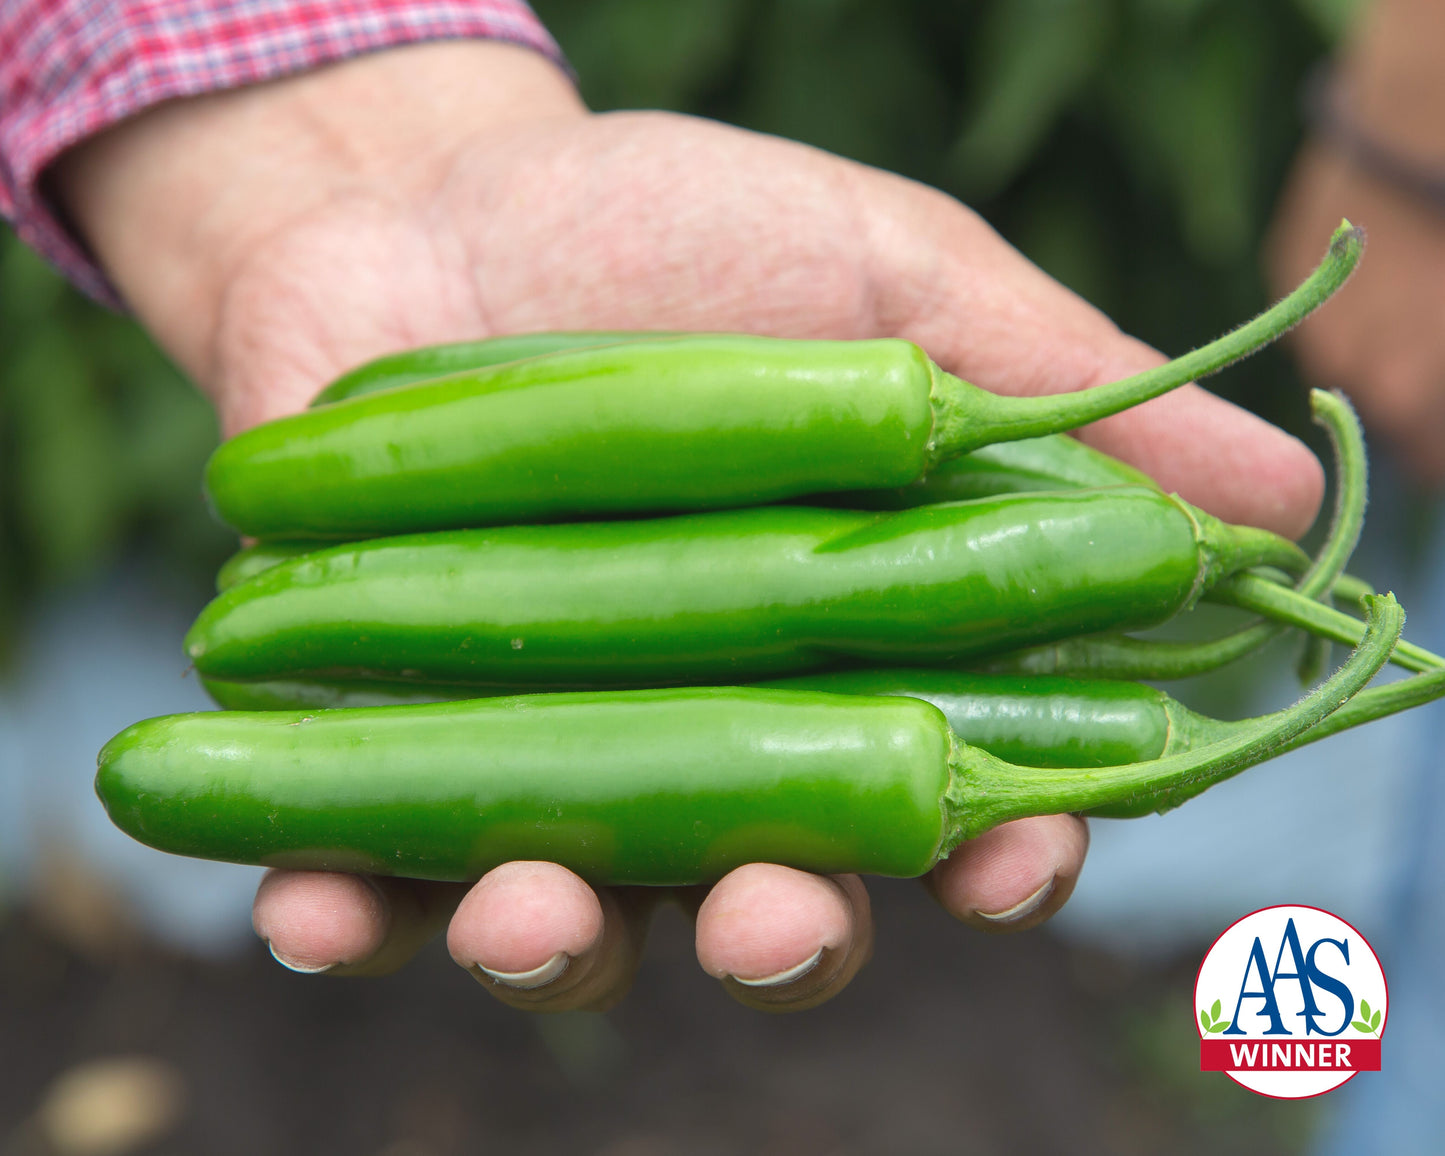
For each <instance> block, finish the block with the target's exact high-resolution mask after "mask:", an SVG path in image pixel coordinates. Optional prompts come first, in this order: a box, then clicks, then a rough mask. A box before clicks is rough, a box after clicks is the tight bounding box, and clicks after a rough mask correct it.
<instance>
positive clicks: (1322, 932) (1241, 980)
mask: <svg viewBox="0 0 1445 1156" xmlns="http://www.w3.org/2000/svg"><path fill="white" fill-rule="evenodd" d="M1389 1014H1390V1013H1389V993H1388V992H1387V991H1386V988H1385V973H1384V971H1383V970H1382V969H1381V967H1380V961H1379V959H1378V958H1377V957H1376V955H1375V952H1374V950H1373V949H1372V948H1371V947H1370V945H1369V943H1368V942H1366V940H1365V937H1364V936H1363V935H1361V934H1360V933H1359V932H1358V931H1356V930H1355V929H1354V928H1353V927H1351V926H1350V925H1349V924H1348V923H1346V922H1345V921H1344V920H1343V919H1340V918H1339V917H1338V916H1335V915H1331V914H1330V913H1329V912H1328V911H1322V910H1321V909H1320V908H1318V907H1299V906H1280V907H1266V908H1264V909H1263V910H1261V911H1256V912H1254V913H1253V914H1251V915H1246V916H1245V917H1244V918H1243V919H1241V920H1239V921H1238V922H1236V923H1234V924H1232V925H1230V927H1229V928H1228V929H1226V930H1225V932H1224V934H1223V935H1221V936H1220V937H1219V938H1218V939H1216V940H1215V941H1214V946H1213V947H1211V948H1210V949H1209V951H1208V952H1207V953H1206V954H1205V956H1204V962H1203V963H1202V964H1201V965H1200V967H1199V977H1198V978H1197V979H1196V980H1195V983H1194V1016H1195V1023H1194V1026H1195V1028H1196V1029H1198V1031H1199V1068H1200V1070H1201V1071H1205V1072H1224V1073H1226V1074H1227V1075H1228V1076H1229V1077H1230V1079H1232V1080H1234V1081H1235V1082H1236V1083H1239V1084H1243V1085H1244V1086H1245V1087H1246V1088H1249V1089H1250V1090H1251V1091H1254V1092H1259V1093H1260V1094H1261V1095H1265V1096H1277V1097H1281V1098H1285V1099H1292V1100H1293V1099H1301V1098H1303V1097H1306V1096H1318V1095H1320V1094H1321V1093H1322V1092H1328V1091H1330V1090H1332V1089H1334V1088H1338V1087H1339V1086H1340V1085H1341V1084H1343V1083H1344V1082H1345V1081H1346V1080H1348V1079H1350V1077H1352V1076H1353V1075H1354V1074H1355V1073H1356V1072H1378V1071H1379V1070H1380V1037H1381V1036H1382V1035H1384V1032H1385V1021H1386V1020H1387V1019H1388V1017H1389Z"/></svg>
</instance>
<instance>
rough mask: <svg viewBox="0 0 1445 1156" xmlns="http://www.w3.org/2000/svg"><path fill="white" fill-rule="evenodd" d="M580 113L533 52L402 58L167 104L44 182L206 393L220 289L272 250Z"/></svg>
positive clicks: (483, 45)
mask: <svg viewBox="0 0 1445 1156" xmlns="http://www.w3.org/2000/svg"><path fill="white" fill-rule="evenodd" d="M584 113H585V109H584V108H583V107H582V105H581V103H580V101H579V100H578V98H577V96H576V93H575V91H574V90H573V88H572V86H571V84H570V82H569V81H568V80H567V79H566V78H565V77H564V76H563V74H562V73H561V72H560V71H559V70H558V69H557V67H556V66H555V65H554V64H552V63H551V62H550V61H548V60H547V59H545V58H544V57H542V56H540V55H538V54H536V53H534V52H532V51H531V50H529V49H525V48H520V47H518V46H515V45H511V44H506V43H502V42H498V41H444V42H434V43H427V44H418V45H408V46H404V47H398V48H394V49H389V50H387V51H384V52H378V53H374V54H371V55H367V56H362V57H357V58H354V59H352V60H348V61H345V62H342V63H339V64H334V65H329V66H326V67H323V68H319V69H316V70H315V71H312V72H307V73H303V74H299V75H297V76H293V77H289V78H286V79H283V80H278V81H272V82H268V83H264V84H258V85H254V86H250V87H246V88H240V89H235V90H231V91H227V92H221V93H216V94H212V95H208V96H202V97H194V98H188V99H183V100H176V101H170V102H167V103H165V104H163V105H159V106H157V107H155V108H153V109H151V110H148V111H147V112H145V113H143V114H141V115H140V116H137V117H135V118H133V119H131V120H129V121H125V122H123V123H121V124H119V125H117V126H115V127H114V128H112V129H110V130H108V131H107V132H104V133H102V134H100V135H98V136H96V137H94V138H92V139H90V140H88V141H86V142H84V143H82V144H81V145H80V146H78V147H77V148H75V149H72V150H71V151H70V152H68V153H66V154H65V155H64V156H62V157H61V158H60V160H59V161H58V162H57V164H56V166H55V168H54V170H53V173H52V175H53V180H54V189H55V192H56V194H57V195H58V197H59V199H60V201H61V203H62V205H63V206H64V207H65V209H66V210H67V211H68V212H69V214H70V215H71V218H72V220H73V221H74V223H75V226H76V227H77V228H78V229H79V231H80V232H81V234H82V235H83V236H84V238H85V240H86V241H87V242H88V243H89V245H90V247H91V249H92V250H93V252H94V254H95V256H96V257H97V259H98V260H99V262H100V264H101V265H102V266H103V267H104V268H105V270H106V272H107V273H108V275H109V276H110V278H111V280H112V281H113V283H114V284H115V285H116V286H117V288H118V289H119V291H120V293H121V295H122V296H123V297H124V298H125V299H126V301H127V303H128V304H129V305H130V307H131V308H132V309H133V310H134V311H135V313H136V314H137V316H138V317H139V318H140V319H141V320H142V321H143V322H144V323H145V324H146V326H147V327H148V328H149V329H150V330H151V331H152V332H153V333H154V334H155V335H156V337H157V339H158V340H159V341H160V342H161V344H162V345H163V346H164V347H165V348H166V349H167V350H168V351H169V352H170V353H171V355H172V356H173V357H174V358H175V359H176V360H177V362H178V363H179V364H180V365H181V366H182V368H183V369H185V370H186V371H187V372H188V373H190V374H191V375H192V376H193V377H194V378H196V379H197V380H198V381H201V382H207V381H210V380H213V379H214V376H215V366H214V364H213V361H214V352H213V350H212V344H213V338H214V334H215V332H216V328H217V324H218V321H219V318H220V314H221V310H222V308H223V304H224V301H225V297H226V293H227V288H228V286H229V285H230V284H231V283H232V282H233V281H234V280H235V278H236V276H237V274H238V271H239V270H240V269H241V268H243V267H244V264H245V262H246V259H247V256H248V254H249V253H251V252H252V251H253V250H254V249H255V248H256V246H258V245H259V244H260V243H262V242H263V241H264V240H265V239H266V238H267V237H269V236H272V235H275V234H277V233H278V232H281V231H283V230H285V229H286V228H287V227H288V226H289V225H291V224H292V223H294V222H297V221H300V220H302V219H304V218H307V217H308V216H313V215H315V214H317V213H324V212H326V210H327V207H328V206H329V205H333V204H336V203H339V202H341V201H343V200H346V199H353V200H354V199H369V200H371V201H374V202H378V203H382V204H387V203H390V204H396V205H405V204H407V203H409V202H413V201H415V200H416V199H418V198H419V197H421V196H423V195H424V194H425V193H426V191H427V190H429V189H432V188H434V187H436V186H437V185H438V184H439V183H440V182H441V181H443V180H444V179H445V175H446V172H447V169H448V167H449V165H450V163H451V158H453V157H454V156H455V155H456V152H457V150H458V149H459V148H460V147H461V146H462V144H463V143H464V142H467V141H471V140H474V139H476V138H477V137H479V136H482V135H484V134H486V133H487V132H489V131H496V130H499V129H504V128H512V127H516V126H519V125H524V124H526V123H527V122H529V121H533V120H543V119H549V118H554V117H575V116H581V115H583V114H584Z"/></svg>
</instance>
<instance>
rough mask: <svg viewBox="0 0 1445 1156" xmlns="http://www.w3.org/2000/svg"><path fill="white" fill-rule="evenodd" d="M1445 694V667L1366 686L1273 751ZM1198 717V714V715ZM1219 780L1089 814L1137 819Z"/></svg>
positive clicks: (1209, 726)
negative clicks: (1431, 671) (1390, 681)
mask: <svg viewBox="0 0 1445 1156" xmlns="http://www.w3.org/2000/svg"><path fill="white" fill-rule="evenodd" d="M1442 697H1445V670H1437V671H1435V672H1434V673H1432V674H1416V675H1413V676H1411V677H1410V678H1402V679H1400V680H1399V681H1398V682H1392V683H1389V684H1387V685H1385V686H1371V687H1367V688H1366V689H1364V690H1362V691H1360V693H1359V694H1357V695H1355V697H1354V698H1352V699H1350V701H1349V702H1347V703H1345V705H1344V706H1342V707H1340V709H1339V710H1337V711H1335V712H1334V713H1332V714H1330V715H1327V716H1326V717H1325V718H1324V719H1323V720H1322V721H1321V722H1318V723H1316V724H1315V725H1314V726H1312V727H1310V729H1309V730H1307V731H1305V732H1304V733H1303V734H1301V735H1297V736H1296V737H1294V738H1293V739H1291V740H1290V741H1289V742H1287V743H1285V744H1284V745H1283V746H1281V747H1280V748H1279V749H1278V750H1276V751H1274V752H1273V754H1274V755H1282V754H1284V753H1285V752H1286V751H1293V750H1297V749H1298V748H1299V747H1303V746H1308V745H1309V744H1310V743H1316V742H1319V741H1320V739H1327V738H1329V737H1330V736H1331V735H1337V734H1339V733H1340V732H1341V731H1347V730H1349V729H1350V728H1351V727H1357V726H1362V725H1364V724H1365V723H1368V722H1374V721H1375V720H1376V719H1380V718H1384V717H1385V716H1386V715H1392V714H1396V713H1398V712H1400V711H1402V710H1409V709H1410V708H1412V707H1417V706H1424V705H1425V704H1426V703H1427V702H1434V701H1435V700H1436V699H1438V698H1442ZM1198 717H1199V716H1196V718H1198ZM1254 721H1255V720H1254V719H1241V720H1240V721H1239V722H1220V721H1219V720H1217V719H1209V720H1203V719H1200V723H1199V730H1200V732H1201V733H1206V734H1207V733H1209V732H1210V731H1215V732H1220V733H1224V734H1233V733H1237V732H1238V731H1240V730H1242V729H1243V728H1245V727H1248V726H1250V725H1251V724H1253V723H1254ZM1216 781H1217V780H1213V779H1211V780H1209V781H1207V782H1201V783H1188V784H1186V785H1184V786H1182V787H1175V788H1172V789H1170V790H1164V791H1159V792H1158V793H1157V794H1153V795H1141V796H1139V797H1138V798H1136V799H1134V800H1131V802H1130V803H1129V804H1128V805H1118V804H1116V805H1113V806H1106V807H1100V808H1097V809H1095V810H1093V811H1090V812H1089V814H1090V815H1093V816H1096V817H1098V818H1101V819H1136V818H1138V817H1139V816H1141V815H1147V814H1149V813H1151V812H1154V811H1168V810H1172V809H1173V808H1175V807H1177V806H1179V805H1180V804H1181V803H1187V802H1188V801H1189V800H1190V799H1192V798H1194V796H1195V795H1198V794H1200V793H1201V792H1203V791H1206V790H1208V789H1209V788H1210V787H1212V786H1213V785H1214V783H1215V782H1216Z"/></svg>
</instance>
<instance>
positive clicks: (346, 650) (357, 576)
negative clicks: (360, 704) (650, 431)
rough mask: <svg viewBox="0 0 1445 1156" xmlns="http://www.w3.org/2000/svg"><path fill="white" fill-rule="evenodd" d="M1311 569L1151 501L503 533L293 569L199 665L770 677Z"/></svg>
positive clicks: (241, 593) (366, 551)
mask: <svg viewBox="0 0 1445 1156" xmlns="http://www.w3.org/2000/svg"><path fill="white" fill-rule="evenodd" d="M1306 561H1307V559H1305V558H1304V555H1303V554H1301V553H1300V551H1299V549H1298V547H1296V546H1295V545H1294V544H1293V543H1291V542H1288V541H1286V540H1284V539H1282V538H1279V537H1277V536H1276V535H1273V534H1270V533H1268V532H1267V531H1264V530H1258V529H1254V528H1253V527H1246V526H1229V525H1226V524H1225V523H1223V522H1220V521H1219V520H1218V519H1216V518H1212V517H1210V516H1209V515H1207V514H1204V513H1202V512H1200V511H1198V510H1195V509H1193V508H1192V507H1190V506H1188V505H1187V504H1186V503H1184V502H1182V501H1181V500H1180V499H1178V498H1177V497H1173V496H1170V495H1166V494H1163V493H1161V492H1160V491H1158V490H1155V489H1142V488H1130V487H1119V488H1116V489H1112V490H1080V491H1075V492H1071V493H1058V494H1044V495H1038V494H1015V495H1009V496H1005V497H999V498H991V499H986V500H982V501H976V502H957V503H952V504H948V505H941V506H924V507H920V508H918V509H915V510H907V511H903V512H899V513H888V514H873V513H863V512H857V511H845V510H827V509H819V508H814V507H804V506H770V507H761V508H755V509H749V510H731V511H724V512H719V513H712V514H693V515H686V516H682V517H675V518H662V519H655V520H650V521H634V522H592V523H579V524H565V525H551V526H504V527H499V528H495V529H491V530H470V531H450V532H440V533H435V534H418V535H412V536H408V537H396V538H381V539H373V540H370V541H366V542H359V543H352V544H349V545H343V546H335V547H332V548H331V549H328V550H321V551H316V552H313V553H310V554H304V555H302V556H301V557H299V558H294V559H292V560H290V561H287V562H282V563H280V564H279V565H276V566H273V567H272V568H271V569H269V570H266V571H264V572H262V573H260V574H258V575H256V576H255V577H253V578H250V579H248V580H247V581H245V582H242V583H240V584H239V585H237V586H233V587H232V588H231V589H229V590H227V591H226V592H225V593H224V594H222V595H220V596H219V597H217V598H216V599H215V600H214V601H213V602H212V603H211V604H210V605H209V606H208V607H207V608H206V609H205V610H204V611H202V613H201V615H200V617H199V618H198V619H197V621H196V623H195V625H194V626H193V627H192V629H191V632H190V633H189V635H188V636H187V639H186V647H187V651H188V653H189V654H190V656H191V658H192V660H193V661H194V662H195V664H196V668H197V669H198V670H199V671H200V673H201V674H202V675H204V676H205V677H208V678H218V679H241V680H246V679H276V678H292V677H298V676H300V677H321V678H354V677H363V678H384V679H386V678H390V679H401V680H406V681H439V682H468V683H476V684H481V685H488V684H490V685H497V686H504V687H509V688H515V689H521V688H526V689H534V688H542V687H549V686H556V685H558V684H562V685H567V684H570V685H579V684H580V685H598V684H610V685H629V684H630V685H634V686H635V685H639V684H640V685H654V686H655V685H666V684H678V685H690V684H697V683H707V682H722V681H729V682H732V681H752V680H754V679H758V678H766V677H770V676H779V675H784V674H793V673H804V672H806V671H809V670H817V669H822V668H826V667H829V666H836V665H838V664H839V663H840V662H843V661H849V660H852V661H861V662H870V663H877V662H882V663H886V664H890V665H893V664H896V665H904V664H917V663H919V662H925V663H928V664H929V665H936V664H938V663H940V662H944V661H951V660H955V659H960V658H964V657H968V656H971V655H979V654H986V653H993V652H996V651H999V650H1007V649H1014V648H1017V647H1018V646H1021V645H1024V644H1028V643H1036V642H1041V641H1044V640H1047V639H1052V638H1061V637H1066V636H1069V635H1073V634H1079V633H1085V632H1091V631H1099V630H1103V629H1106V628H1136V627H1144V626H1149V625H1153V624H1156V623H1159V622H1162V621H1164V620H1166V619H1168V618H1169V617H1171V616H1172V615H1174V614H1175V613H1177V612H1178V611H1180V610H1182V609H1185V608H1187V607H1188V606H1190V605H1192V603H1193V602H1194V600H1195V599H1196V598H1197V597H1198V596H1199V595H1200V594H1201V593H1204V592H1205V591H1207V590H1208V589H1209V587H1210V586H1212V585H1213V584H1214V583H1215V582H1217V581H1218V580H1219V579H1220V578H1221V577H1222V576H1224V575H1226V574H1232V573H1235V572H1237V571H1240V570H1244V569H1248V568H1250V567H1252V566H1258V565H1282V566H1284V567H1286V568H1288V569H1302V568H1303V564H1304V563H1305V562H1306ZM1286 593H1287V594H1290V595H1291V596H1293V597H1296V598H1298V597H1299V596H1298V595H1294V594H1293V592H1292V591H1286ZM1300 601H1305V600H1304V599H1300Z"/></svg>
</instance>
